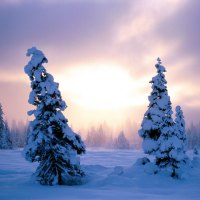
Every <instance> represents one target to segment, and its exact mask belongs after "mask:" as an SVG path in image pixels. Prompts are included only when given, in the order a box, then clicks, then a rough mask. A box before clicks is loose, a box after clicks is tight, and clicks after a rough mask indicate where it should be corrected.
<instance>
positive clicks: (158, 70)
mask: <svg viewBox="0 0 200 200" xmlns="http://www.w3.org/2000/svg"><path fill="white" fill-rule="evenodd" d="M157 61H158V63H157V64H156V65H155V67H156V69H157V72H158V73H160V72H166V69H165V67H164V66H163V65H161V64H162V61H161V59H160V58H159V57H158V58H157Z"/></svg>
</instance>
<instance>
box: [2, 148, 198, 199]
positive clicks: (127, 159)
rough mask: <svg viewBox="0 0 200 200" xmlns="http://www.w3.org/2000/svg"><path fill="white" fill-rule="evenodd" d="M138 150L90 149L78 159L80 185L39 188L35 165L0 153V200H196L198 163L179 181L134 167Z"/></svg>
mask: <svg viewBox="0 0 200 200" xmlns="http://www.w3.org/2000/svg"><path fill="white" fill-rule="evenodd" d="M142 156H143V154H142V153H141V152H140V151H133V150H124V151H122V150H121V151H120V150H119V151H115V150H103V149H102V150H101V149H99V150H92V149H89V150H88V151H87V153H86V155H84V156H82V157H81V163H82V165H83V167H84V168H85V170H86V172H87V174H88V178H87V182H86V183H85V184H83V185H81V186H41V185H39V184H38V183H36V182H34V181H33V179H31V174H32V173H33V172H34V171H35V168H36V164H32V163H29V162H27V161H25V160H24V158H23V157H22V156H21V151H20V150H6V151H5V150H1V151H0V199H1V200H9V199H17V200H18V199H19V200H32V199H34V200H46V199H47V200H51V199H58V200H59V199H69V200H77V199H92V200H104V199H109V200H112V199H113V200H118V199H119V200H129V199H132V200H133V199H135V200H140V199H141V200H143V199H148V200H149V199H150V200H163V199H164V200H166V199H168V200H175V199H176V200H185V199H188V200H190V199H195V200H200V162H199V160H196V161H193V165H194V166H195V167H193V168H189V169H188V171H187V173H186V174H185V176H184V178H183V179H182V180H174V179H172V178H170V177H169V176H167V175H165V174H157V175H153V174H152V173H151V170H149V169H148V168H145V167H141V165H138V164H134V163H135V161H136V160H137V158H139V157H142Z"/></svg>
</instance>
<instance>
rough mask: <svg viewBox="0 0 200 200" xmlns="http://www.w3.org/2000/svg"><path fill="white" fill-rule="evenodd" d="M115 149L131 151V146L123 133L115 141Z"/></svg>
mask: <svg viewBox="0 0 200 200" xmlns="http://www.w3.org/2000/svg"><path fill="white" fill-rule="evenodd" d="M114 147H115V148H116V149H129V148H130V144H129V142H128V140H127V139H126V137H125V135H124V132H123V131H121V132H120V133H119V135H118V137H117V138H116V139H115V142H114Z"/></svg>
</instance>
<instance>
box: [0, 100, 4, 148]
mask: <svg viewBox="0 0 200 200" xmlns="http://www.w3.org/2000/svg"><path fill="white" fill-rule="evenodd" d="M3 115H4V113H3V109H2V105H1V103H0V149H3V146H4V143H5V141H4V129H5V122H4V119H3Z"/></svg>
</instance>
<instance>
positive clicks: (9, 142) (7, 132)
mask: <svg viewBox="0 0 200 200" xmlns="http://www.w3.org/2000/svg"><path fill="white" fill-rule="evenodd" d="M5 135H6V149H12V148H13V145H12V140H11V134H10V128H9V126H8V122H7V121H5Z"/></svg>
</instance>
